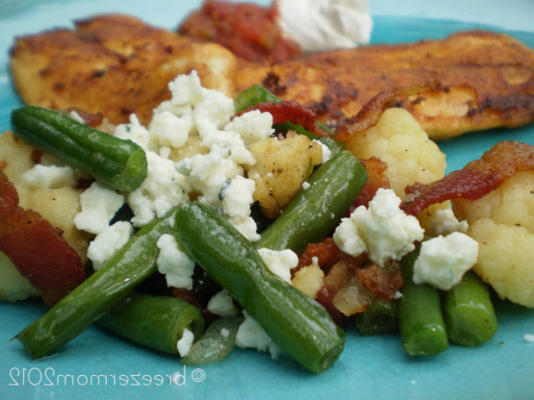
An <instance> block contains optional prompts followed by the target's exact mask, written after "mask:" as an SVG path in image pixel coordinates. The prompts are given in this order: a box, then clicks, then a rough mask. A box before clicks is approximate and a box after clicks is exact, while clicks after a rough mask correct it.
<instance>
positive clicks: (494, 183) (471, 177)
mask: <svg viewBox="0 0 534 400" xmlns="http://www.w3.org/2000/svg"><path fill="white" fill-rule="evenodd" d="M531 170H534V146H531V145H529V144H526V143H519V142H515V141H506V142H500V143H497V144H496V145H495V146H493V147H492V148H491V149H490V150H488V151H487V152H485V153H484V155H483V156H482V157H481V158H480V159H478V160H474V161H471V162H470V163H469V164H467V165H466V166H465V167H464V168H463V169H461V170H457V171H453V172H451V173H450V174H448V175H447V176H445V177H444V178H442V179H440V180H439V181H436V182H432V183H429V184H426V185H423V184H421V183H416V184H414V185H411V186H408V187H406V189H405V191H406V194H407V197H406V199H405V200H404V201H403V202H402V204H401V208H402V209H403V210H404V211H405V212H406V213H407V214H411V215H418V214H419V213H420V212H421V211H423V210H424V209H425V208H427V207H428V206H430V205H432V204H435V203H441V202H442V201H445V200H452V199H458V198H463V199H469V200H476V199H478V198H480V197H483V196H485V195H486V194H488V193H489V192H491V191H492V190H493V189H495V188H497V187H498V186H499V185H500V184H501V183H502V182H503V181H504V180H505V179H506V178H508V177H510V176H513V175H514V174H516V173H518V172H522V171H531Z"/></svg>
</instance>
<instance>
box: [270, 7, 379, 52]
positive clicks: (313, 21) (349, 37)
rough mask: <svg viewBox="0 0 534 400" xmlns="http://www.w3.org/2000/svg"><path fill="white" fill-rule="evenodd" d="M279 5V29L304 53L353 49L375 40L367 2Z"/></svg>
mask: <svg viewBox="0 0 534 400" xmlns="http://www.w3.org/2000/svg"><path fill="white" fill-rule="evenodd" d="M276 6H277V9H278V14H279V18H278V26H279V27H280V28H281V29H282V31H283V32H284V34H285V35H286V36H288V37H289V38H291V39H293V40H294V41H296V42H297V43H298V44H299V46H300V47H301V48H302V50H304V51H321V50H332V49H338V48H353V47H355V46H356V45H358V44H365V43H369V40H370V38H371V29H372V27H373V21H372V19H371V15H370V13H369V5H368V1H367V0H277V2H276ZM296 21H298V22H296Z"/></svg>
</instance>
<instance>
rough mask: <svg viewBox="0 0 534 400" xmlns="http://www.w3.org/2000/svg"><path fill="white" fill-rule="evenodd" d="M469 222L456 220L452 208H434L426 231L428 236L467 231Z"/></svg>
mask: <svg viewBox="0 0 534 400" xmlns="http://www.w3.org/2000/svg"><path fill="white" fill-rule="evenodd" d="M468 228H469V224H468V223H467V221H461V222H460V221H458V219H457V218H456V216H455V215H454V213H453V211H452V208H451V207H447V208H441V209H439V210H436V211H435V212H434V214H433V215H432V218H431V219H430V226H429V228H428V233H429V234H430V236H440V235H442V236H445V235H448V234H449V233H453V232H462V233H467V229H468Z"/></svg>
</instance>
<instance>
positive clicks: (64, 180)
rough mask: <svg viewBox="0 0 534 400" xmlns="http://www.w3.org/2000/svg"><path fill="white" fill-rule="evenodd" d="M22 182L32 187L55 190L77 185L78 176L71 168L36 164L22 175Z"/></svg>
mask: <svg viewBox="0 0 534 400" xmlns="http://www.w3.org/2000/svg"><path fill="white" fill-rule="evenodd" d="M22 180H23V181H24V183H26V184H27V185H28V186H30V187H34V188H42V189H55V188H58V187H61V186H74V185H76V175H75V173H74V170H73V169H72V168H71V167H67V166H65V167H58V166H56V165H42V164H36V165H35V166H34V167H33V168H32V169H29V170H27V171H26V172H24V173H23V174H22Z"/></svg>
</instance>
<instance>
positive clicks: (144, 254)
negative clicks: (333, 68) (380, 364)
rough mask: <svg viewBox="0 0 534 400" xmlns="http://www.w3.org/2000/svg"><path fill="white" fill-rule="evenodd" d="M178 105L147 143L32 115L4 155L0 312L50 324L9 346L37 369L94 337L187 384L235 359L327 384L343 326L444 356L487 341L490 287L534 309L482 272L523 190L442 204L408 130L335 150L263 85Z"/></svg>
mask: <svg viewBox="0 0 534 400" xmlns="http://www.w3.org/2000/svg"><path fill="white" fill-rule="evenodd" d="M169 89H170V91H171V93H172V97H171V99H170V100H168V101H165V102H163V103H162V104H160V105H159V106H158V107H157V108H156V109H155V110H154V115H153V118H152V121H151V122H150V124H149V125H148V126H147V127H145V126H143V125H141V124H140V123H139V121H138V119H137V118H136V116H135V115H132V116H131V117H130V123H129V124H124V125H118V126H116V127H113V126H111V125H109V124H107V123H106V121H105V120H104V121H100V122H101V123H99V126H97V127H94V126H90V125H91V124H93V125H95V123H94V119H91V118H88V116H87V115H86V114H84V113H83V112H81V111H80V110H77V111H76V110H71V111H70V112H69V113H67V112H65V113H62V112H58V111H52V110H46V109H42V108H38V107H22V108H20V109H18V110H15V111H13V113H12V125H13V130H14V132H15V134H16V135H17V137H19V138H21V139H23V140H24V142H26V143H27V144H24V143H23V142H21V141H20V140H18V138H16V137H14V136H13V135H12V134H10V133H6V134H3V135H2V136H0V141H1V142H2V146H1V147H0V149H1V150H0V151H1V153H0V156H1V158H2V161H3V163H4V164H5V165H4V166H3V168H2V170H3V173H1V177H0V178H1V179H0V218H1V219H2V228H0V250H1V252H0V255H1V256H2V257H1V258H0V274H1V275H2V277H3V279H2V280H0V282H2V283H1V286H0V296H1V297H2V298H3V299H6V300H9V301H17V300H21V299H24V298H27V297H30V296H35V295H38V294H40V295H42V297H43V299H44V300H45V302H46V303H47V304H48V305H49V306H50V307H51V308H50V310H49V311H48V312H47V313H46V314H45V315H44V316H42V317H41V318H39V319H38V320H36V321H35V322H33V323H32V324H31V325H29V326H28V327H26V328H25V329H24V330H23V331H22V332H20V333H19V334H18V335H17V338H18V339H19V340H20V341H21V342H22V344H23V345H24V347H25V349H26V350H27V351H28V353H29V354H30V355H31V357H34V358H38V357H43V356H46V355H48V354H51V353H53V352H55V351H57V350H58V349H59V348H60V347H61V346H62V345H63V344H65V343H66V342H67V341H69V340H70V339H72V338H73V337H75V336H76V335H78V334H80V333H81V332H82V331H83V330H84V329H85V328H87V327H88V326H89V325H91V324H93V323H96V324H97V325H99V326H101V327H102V328H104V329H107V330H110V331H112V332H114V333H116V334H118V335H120V336H123V337H125V338H127V339H129V340H132V341H134V342H136V343H139V344H141V345H144V346H148V347H150V348H153V349H155V350H158V351H163V352H167V353H171V354H177V355H179V356H180V357H181V359H182V361H183V362H184V363H188V364H198V363H206V362H214V361H218V360H220V359H222V358H224V357H225V356H226V355H227V354H228V353H229V352H230V351H231V350H232V348H233V346H234V344H236V345H238V346H239V347H252V348H256V349H258V350H261V351H269V352H270V353H271V356H272V357H273V358H276V357H278V355H279V354H280V353H281V352H284V353H286V354H288V355H289V356H290V357H292V358H293V359H294V360H295V361H297V362H298V363H300V364H301V365H302V366H303V367H304V368H306V369H308V370H309V371H311V372H313V373H319V372H322V371H324V370H325V369H327V368H328V367H329V366H330V365H332V363H334V362H335V360H336V359H337V357H338V355H339V354H340V353H341V351H342V349H343V345H344V335H345V334H344V331H343V330H342V327H343V326H344V325H345V324H347V323H349V321H351V320H352V319H354V323H355V324H356V326H357V328H358V330H359V331H360V333H361V334H383V333H391V332H396V331H397V330H398V331H399V332H400V336H401V340H402V343H403V348H404V350H405V351H406V353H408V354H409V355H434V354H437V353H439V352H441V351H443V350H445V349H446V348H447V346H448V344H449V341H451V342H453V343H455V344H459V345H465V346H476V345H479V344H481V343H483V342H485V341H487V340H489V339H490V338H491V337H492V336H493V334H494V333H495V331H496V329H497V320H496V317H495V313H494V310H493V306H492V304H491V300H490V291H489V288H488V286H487V285H486V283H484V282H483V281H482V279H484V280H485V281H487V282H489V283H490V284H492V285H493V287H494V288H495V290H496V291H497V293H498V294H499V295H501V296H502V297H508V298H510V299H511V300H512V301H516V302H518V303H520V304H523V305H526V306H530V307H531V306H534V300H533V299H534V298H533V293H534V289H533V287H534V284H533V282H532V278H531V276H532V274H529V272H528V267H527V266H526V265H528V263H526V264H525V265H523V264H521V261H518V265H521V266H520V267H519V268H518V270H517V271H516V272H515V273H512V274H510V276H508V277H507V278H503V277H502V275H500V272H499V271H498V270H497V269H496V267H495V265H494V264H492V261H491V260H493V259H494V255H492V253H493V252H496V251H498V250H495V249H498V246H497V242H498V241H499V240H502V239H500V237H501V236H500V235H505V236H506V235H509V233H507V232H505V231H506V230H507V229H516V227H515V226H513V223H514V221H516V220H519V219H521V220H524V218H523V217H522V216H511V215H504V214H503V211H501V208H500V207H501V204H500V203H499V198H501V197H502V196H511V197H513V198H514V201H517V202H519V203H521V204H524V203H528V202H529V201H530V198H529V197H528V196H524V192H521V190H520V189H517V187H518V185H519V186H521V185H522V184H523V183H522V181H523V180H527V181H528V180H529V179H531V177H532V172H523V173H521V174H517V175H513V176H512V177H511V178H509V180H504V179H503V182H505V183H504V184H502V185H500V186H499V184H497V186H496V187H490V186H491V185H489V186H488V188H489V189H487V190H486V191H485V192H484V191H482V192H481V191H477V193H478V197H476V196H474V195H472V194H471V195H469V196H471V197H469V196H468V195H465V194H463V192H461V191H459V190H456V188H454V187H452V188H451V187H450V186H447V185H446V184H443V185H442V186H439V185H440V182H447V177H445V178H443V174H444V170H445V156H444V155H443V154H442V153H441V152H440V151H439V149H438V147H437V146H436V145H435V143H433V142H432V141H430V140H429V139H428V137H427V136H426V134H425V132H424V131H423V130H422V129H421V128H420V126H419V125H418V124H417V122H416V121H415V119H414V118H413V117H411V116H410V114H409V113H408V112H407V111H404V110H401V109H394V108H392V109H388V110H386V111H385V112H383V113H382V115H381V116H380V118H379V120H378V121H377V123H376V124H374V126H372V127H370V128H368V129H366V130H364V131H363V132H356V133H353V134H352V136H351V137H349V138H346V137H344V138H340V137H338V136H337V135H333V132H330V131H329V130H328V128H327V127H325V126H324V125H322V124H319V123H317V122H316V121H315V120H314V116H313V113H311V112H310V111H309V110H307V109H305V108H304V107H301V106H299V105H298V104H295V103H288V102H282V101H281V100H279V99H278V98H276V96H274V95H273V94H271V93H269V92H268V91H266V90H265V89H263V88H262V87H260V86H257V85H256V86H252V87H251V88H249V89H247V90H245V91H244V92H242V93H241V94H239V95H238V97H237V98H236V99H235V101H233V100H232V99H230V98H228V97H226V96H225V95H223V94H222V93H220V92H217V91H214V90H208V89H205V88H203V87H202V86H201V83H200V80H199V78H198V76H197V74H196V73H195V72H192V73H191V74H189V75H180V76H178V77H177V78H176V79H175V80H174V81H172V82H171V83H170V84H169ZM97 128H98V129H97ZM336 139H342V140H343V141H340V140H336ZM344 142H345V143H344ZM528 151H531V150H528ZM531 154H534V152H532V153H531ZM21 160H25V161H21ZM466 168H467V167H466ZM467 175H468V174H467ZM436 182H437V183H436ZM527 184H528V183H527ZM432 185H434V186H432ZM435 186H438V187H445V188H446V189H447V190H442V191H441V192H439V191H438V192H439V193H438V195H436V196H434V197H432V196H430V197H432V199H431V200H428V199H427V198H428V193H431V194H432V193H434V192H433V187H435ZM453 186H454V185H453ZM492 190H493V191H492ZM497 191H500V192H502V193H501V194H499V192H497ZM406 193H408V195H406ZM469 193H471V192H469ZM487 193H489V194H487ZM36 194H38V195H39V199H40V200H42V201H33V202H32V200H31V199H35V198H36V197H35V196H36ZM486 194H487V195H486ZM484 195H486V196H484ZM425 196H427V197H425ZM421 197H425V198H423V200H422V201H424V202H425V203H424V204H425V207H423V208H422V211H420V210H418V211H417V212H414V211H413V210H414V208H412V205H413V204H414V203H417V202H418V201H419V199H420V198H421ZM434 198H435V199H434ZM56 199H58V200H59V201H58V202H57V203H54V202H55V200H56ZM474 199H478V200H474ZM448 200H453V203H454V208H452V207H451V203H450V202H449V201H448ZM417 204H419V203H417ZM31 209H33V210H35V211H31ZM453 209H454V212H453ZM514 209H518V208H514ZM529 209H532V207H530V208H529ZM455 213H456V215H458V216H460V217H461V219H462V220H458V219H457V218H456V216H455ZM464 220H465V221H464ZM492 224H493V225H496V226H497V227H495V228H493V227H491V229H490V228H488V227H487V226H488V225H491V226H493V225H492ZM503 224H504V225H503ZM506 224H508V225H506ZM481 226H482V227H481ZM530 228H531V227H530V226H528V227H525V228H523V227H521V228H520V229H523V230H527V232H525V233H524V234H525V235H527V236H528V235H531V234H532V233H531V229H530ZM518 229H519V228H518ZM42 235H44V236H42ZM37 237H39V238H40V239H38V240H36V238H37ZM21 238H25V239H27V240H24V242H25V244H24V245H23V246H22V247H21V244H20V243H18V242H17V239H21ZM514 240H515V239H514ZM492 241H493V242H496V244H495V247H492V246H482V248H481V246H480V243H483V244H484V245H485V244H486V243H488V242H491V243H493V242H492ZM527 241H528V239H525V243H526V242H527ZM38 242H40V244H39V243H38ZM36 243H37V244H36ZM43 243H44V246H45V247H47V248H48V249H50V251H47V252H45V253H46V254H44V255H43V254H40V253H38V252H40V251H42V249H43ZM480 248H481V250H480V251H479V249H480ZM21 249H22V250H23V252H21ZM21 254H24V256H21ZM506 254H508V253H506V252H504V253H503V255H502V257H505V256H506ZM41 256H42V258H43V259H44V260H45V262H43V261H42V260H40V257H41ZM502 257H501V258H502ZM515 257H520V255H517V254H516V255H515V256H514V257H511V256H510V257H509V258H512V259H513V260H515ZM36 260H40V261H39V262H40V263H41V264H40V265H39V266H38V267H37V266H36V265H35V264H36ZM59 261H61V262H59ZM503 263H504V264H506V262H505V261H503ZM473 266H474V270H475V271H476V273H477V274H478V275H477V274H475V273H474V272H472V271H470V270H471V268H472V267H473ZM58 268H59V269H58ZM505 269H506V268H505ZM86 271H87V276H86ZM479 276H480V277H482V279H481V278H479ZM529 279H530V280H529ZM521 282H522V283H521ZM522 285H523V286H522Z"/></svg>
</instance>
